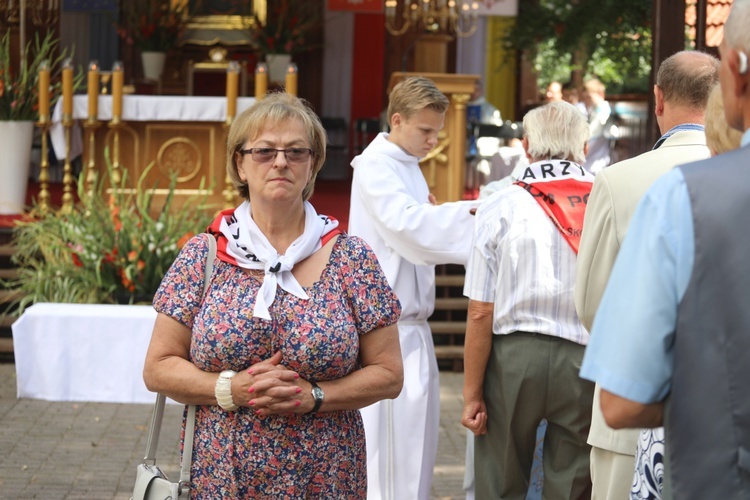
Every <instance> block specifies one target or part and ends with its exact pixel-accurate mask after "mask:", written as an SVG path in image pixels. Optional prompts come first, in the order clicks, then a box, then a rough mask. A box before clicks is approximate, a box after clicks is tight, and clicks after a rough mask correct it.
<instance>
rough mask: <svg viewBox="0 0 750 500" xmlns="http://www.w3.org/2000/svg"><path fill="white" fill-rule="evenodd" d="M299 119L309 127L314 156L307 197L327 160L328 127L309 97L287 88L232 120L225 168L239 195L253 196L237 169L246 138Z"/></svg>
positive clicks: (247, 198) (309, 137) (267, 96)
mask: <svg viewBox="0 0 750 500" xmlns="http://www.w3.org/2000/svg"><path fill="white" fill-rule="evenodd" d="M292 120H299V121H300V122H301V123H302V125H303V126H304V127H305V130H307V140H308V141H309V143H310V149H312V151H313V156H312V175H311V176H310V181H309V182H308V183H307V185H306V186H305V189H304V190H303V191H302V199H303V200H305V201H307V200H309V199H310V196H312V194H313V190H314V189H315V179H316V177H317V176H318V172H320V169H321V168H323V163H324V162H325V160H326V140H327V139H326V130H325V129H324V128H323V125H322V123H321V122H320V118H318V115H316V114H315V112H314V111H313V110H312V109H310V106H309V105H308V103H307V101H305V100H304V99H300V98H298V97H295V96H293V95H291V94H287V93H286V92H275V93H270V94H266V96H265V97H264V98H263V99H261V100H260V101H257V102H256V103H255V104H253V105H252V106H251V107H250V108H248V109H246V110H245V111H243V112H242V113H241V114H240V115H239V116H238V117H237V118H236V119H235V120H234V123H232V126H231V127H230V129H229V134H228V136H227V158H226V162H227V164H226V171H227V175H228V176H229V178H230V179H231V181H232V184H233V185H234V187H235V188H237V192H238V193H239V195H240V196H242V197H243V198H245V199H246V200H249V199H250V192H249V190H248V187H247V183H246V182H244V181H243V180H242V179H241V178H240V174H239V172H238V170H237V161H238V159H239V151H240V150H241V149H243V148H244V146H245V143H246V142H247V141H250V140H253V139H255V138H256V137H258V136H259V135H260V134H261V132H262V131H263V130H264V129H265V128H266V127H272V126H274V125H277V124H280V123H284V122H289V121H292Z"/></svg>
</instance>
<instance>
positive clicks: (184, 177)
mask: <svg viewBox="0 0 750 500" xmlns="http://www.w3.org/2000/svg"><path fill="white" fill-rule="evenodd" d="M254 102H255V99H254V98H238V99H237V113H240V112H242V111H243V110H245V109H246V108H248V107H250V106H251V105H252V103H254ZM59 104H60V103H58V106H57V107H56V109H55V112H54V114H53V117H52V121H53V126H52V128H51V129H50V137H51V140H52V145H53V149H54V151H55V154H56V156H57V157H58V158H64V157H65V139H64V132H63V127H62V126H61V125H60V123H59V120H60V115H61V110H60V105H59ZM86 113H87V96H85V95H81V96H75V98H74V102H73V117H74V118H75V119H76V120H82V119H84V118H85V117H86ZM225 116H226V98H224V97H183V96H142V95H127V96H124V97H123V114H122V123H121V125H120V126H119V127H117V128H116V129H115V128H112V127H111V126H110V123H109V121H110V120H111V117H112V99H111V96H105V95H101V96H99V122H98V126H97V127H96V128H95V129H94V141H93V144H94V150H95V153H94V157H93V163H94V165H95V171H97V172H99V173H101V172H103V171H105V169H106V168H107V162H109V163H113V162H114V158H115V136H116V135H118V136H119V137H118V141H117V142H118V152H119V155H118V156H119V164H120V169H121V171H123V172H124V171H127V179H128V186H131V187H132V188H135V187H136V183H137V182H138V180H139V179H140V177H141V175H142V174H143V172H144V171H145V170H146V168H147V167H148V166H149V165H150V164H152V163H153V167H152V168H151V170H150V171H149V173H148V175H147V176H146V177H145V179H144V183H143V186H147V187H153V186H154V184H158V189H157V190H156V194H155V201H156V206H160V202H159V198H160V197H163V196H164V195H166V193H167V191H168V186H169V180H170V175H171V173H172V172H176V173H177V186H176V189H175V197H176V198H175V202H176V203H175V206H176V207H179V206H181V205H182V204H183V203H184V201H185V200H188V199H190V197H192V196H194V195H196V194H206V195H207V201H208V203H210V204H211V205H213V206H215V207H216V208H221V207H223V206H225V205H226V200H225V199H224V196H223V193H222V191H223V190H224V189H225V188H226V183H225V177H226V170H225V158H226V147H225V144H226V127H225V125H224V122H225ZM82 133H83V137H81V134H82ZM73 134H74V135H76V136H77V137H76V138H75V140H72V141H71V143H72V148H71V157H75V156H77V155H78V154H81V153H83V168H84V172H83V173H84V175H85V174H86V173H87V172H86V169H87V165H88V163H89V161H90V158H91V156H90V152H91V145H92V142H91V141H90V137H89V136H88V131H82V130H81V129H80V128H77V129H74V131H73ZM105 148H106V158H105ZM232 193H234V189H232ZM235 202H237V198H236V197H235ZM233 204H235V203H234V202H233V203H232V205H233Z"/></svg>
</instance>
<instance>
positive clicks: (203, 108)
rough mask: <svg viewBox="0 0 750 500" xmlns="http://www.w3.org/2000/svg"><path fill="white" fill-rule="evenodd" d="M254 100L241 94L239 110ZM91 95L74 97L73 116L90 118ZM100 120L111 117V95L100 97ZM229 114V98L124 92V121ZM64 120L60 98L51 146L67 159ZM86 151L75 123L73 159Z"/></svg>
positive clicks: (186, 119)
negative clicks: (89, 98) (89, 97)
mask: <svg viewBox="0 0 750 500" xmlns="http://www.w3.org/2000/svg"><path fill="white" fill-rule="evenodd" d="M253 103H255V98H254V97H238V98H237V113H241V112H243V111H244V110H245V109H247V108H249V107H250V106H252V105H253ZM88 105H89V101H88V96H87V95H75V96H73V119H74V120H85V119H87V118H88ZM98 108H99V121H102V122H104V123H102V126H106V124H107V122H109V121H110V120H111V119H112V96H111V95H100V96H99V106H98ZM226 115H227V98H226V97H211V96H179V95H168V96H163V95H135V94H133V95H125V96H123V98H122V120H123V121H124V122H128V121H141V122H147V121H175V122H183V121H184V122H222V123H223V122H224V121H226ZM61 120H62V100H58V101H57V104H56V105H55V110H54V112H53V113H52V126H51V127H50V129H49V136H50V140H51V141H52V149H54V151H55V156H56V157H57V159H58V160H63V159H64V158H65V130H64V128H63V126H62V123H61ZM82 151H83V143H82V140H81V129H80V126H79V125H78V124H76V126H75V128H74V130H73V131H72V134H71V147H70V152H71V159H72V158H75V157H76V156H79V155H80V154H81V152H82Z"/></svg>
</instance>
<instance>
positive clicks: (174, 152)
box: [156, 137, 203, 182]
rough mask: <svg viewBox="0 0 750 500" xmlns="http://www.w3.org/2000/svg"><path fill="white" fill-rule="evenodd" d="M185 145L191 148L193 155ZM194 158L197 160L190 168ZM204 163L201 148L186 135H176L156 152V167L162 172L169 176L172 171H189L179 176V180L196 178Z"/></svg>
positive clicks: (185, 180)
mask: <svg viewBox="0 0 750 500" xmlns="http://www.w3.org/2000/svg"><path fill="white" fill-rule="evenodd" d="M179 145H182V146H179ZM185 147H187V148H189V149H191V150H192V153H193V154H192V155H191V154H190V151H187V150H185ZM170 149H171V151H170ZM193 159H194V160H195V162H194V165H193V167H192V169H190V160H193ZM202 164H203V159H202V157H201V150H200V148H199V147H198V145H197V144H196V143H195V142H193V141H191V140H190V139H188V138H186V137H174V138H172V139H170V140H168V141H166V142H165V143H164V144H162V145H161V147H160V148H159V151H158V152H157V153H156V167H157V168H158V169H159V171H160V172H161V173H162V174H165V175H167V176H169V175H170V174H171V173H172V172H178V173H182V172H185V171H187V173H186V174H185V175H178V176H177V182H187V181H189V180H192V179H194V178H195V177H196V176H197V175H198V174H199V173H200V169H201V166H202Z"/></svg>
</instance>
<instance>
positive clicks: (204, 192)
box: [107, 188, 214, 196]
mask: <svg viewBox="0 0 750 500" xmlns="http://www.w3.org/2000/svg"><path fill="white" fill-rule="evenodd" d="M137 191H138V190H137V189H135V188H122V189H118V190H117V192H118V193H124V194H133V193H136V192H137ZM113 192H114V190H113V189H112V188H109V189H107V194H110V193H113ZM149 192H150V193H154V194H169V189H162V188H156V189H150V188H149ZM173 193H174V194H184V195H188V196H193V195H197V194H199V195H207V196H211V195H212V194H213V193H214V192H213V191H211V190H210V189H175V190H174V191H173Z"/></svg>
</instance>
